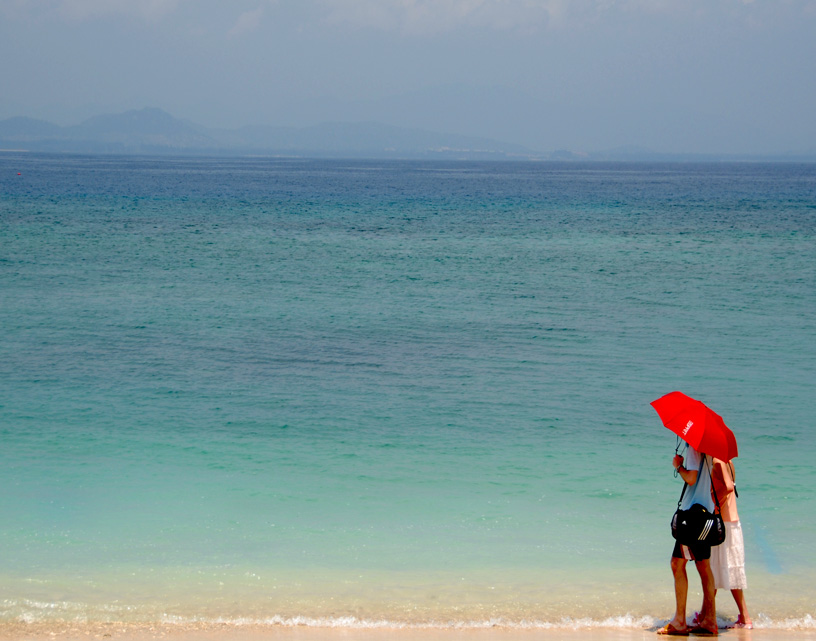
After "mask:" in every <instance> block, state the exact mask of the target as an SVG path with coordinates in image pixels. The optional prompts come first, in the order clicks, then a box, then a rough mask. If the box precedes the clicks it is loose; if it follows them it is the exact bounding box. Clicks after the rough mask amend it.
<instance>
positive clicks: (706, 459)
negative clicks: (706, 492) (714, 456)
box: [700, 454, 736, 514]
mask: <svg viewBox="0 0 816 641" xmlns="http://www.w3.org/2000/svg"><path fill="white" fill-rule="evenodd" d="M703 461H705V463H706V464H707V465H708V466H709V467H708V478H710V479H711V492H712V493H713V494H714V503H716V504H717V509H715V510H714V514H720V512H721V510H720V499H718V498H717V488H716V487H714V479H713V478H711V464H710V463H709V462H708V458H707V457H706V455H705V454H703ZM700 469H702V467H701V468H700ZM734 489H735V490H736V488H734Z"/></svg>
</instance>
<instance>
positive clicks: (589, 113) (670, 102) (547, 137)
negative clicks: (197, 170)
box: [0, 0, 816, 152]
mask: <svg viewBox="0 0 816 641" xmlns="http://www.w3.org/2000/svg"><path fill="white" fill-rule="evenodd" d="M0 56H2V58H1V59H2V64H0V118H7V117H10V116H15V115H30V116H33V117H38V118H44V119H47V120H51V121H53V122H56V123H58V124H76V123H78V122H80V121H81V120H83V119H84V118H87V117H89V116H92V115H96V114H99V113H108V112H118V111H125V110H128V109H138V108H142V107H146V106H150V107H160V108H162V109H165V110H166V111H168V112H170V113H171V114H173V115H174V116H176V117H179V118H185V119H189V120H192V121H195V122H197V123H200V124H203V125H208V126H219V127H233V126H239V125H244V124H271V125H296V126H303V125H310V124H317V123H319V122H323V121H328V120H345V121H365V120H372V121H378V122H383V123H388V124H395V125H402V126H410V127H422V128H425V129H431V130H436V131H442V132H450V133H461V134H471V135H480V136H485V137H492V138H497V139H501V140H506V141H511V142H517V143H522V144H526V145H527V146H529V147H531V148H533V149H536V150H540V151H551V150H555V149H570V150H575V151H581V150H586V151H597V150H603V149H608V148H612V147H617V146H621V145H633V146H640V147H647V148H651V149H655V150H659V151H672V152H688V151H699V152H777V151H796V150H816V0H753V1H751V0H0Z"/></svg>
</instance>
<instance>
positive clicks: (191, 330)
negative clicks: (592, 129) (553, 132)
mask: <svg viewBox="0 0 816 641" xmlns="http://www.w3.org/2000/svg"><path fill="white" fill-rule="evenodd" d="M814 232H816V165H784V164H778V165H762V164H678V165H671V164H654V165H648V164H644V165H637V164H609V165H603V164H586V165H584V164H556V163H552V164H550V163H547V164H535V163H519V164H514V163H499V164H492V163H422V162H405V163H400V162H388V163H375V162H358V161H354V162H342V161H308V160H276V159H226V160H225V159H167V158H155V159H154V158H116V157H79V156H46V155H30V154H9V153H7V154H0V243H1V244H0V380H2V387H0V443H1V444H2V447H1V448H0V486H2V488H3V492H2V493H0V514H2V515H3V518H2V521H0V551H2V552H0V619H7V620H8V619H20V620H31V621H40V620H51V619H59V618H69V619H81V620H91V621H96V620H121V619H125V620H137V621H144V620H173V621H182V622H183V621H190V620H200V619H219V620H226V621H236V622H238V621H245V620H257V621H280V622H285V623H293V622H317V623H321V624H325V625H341V626H356V625H374V624H382V625H406V624H407V625H428V624H434V625H446V626H470V625H486V624H489V623H490V622H496V621H499V622H502V623H505V624H509V625H519V626H527V625H532V626H537V625H551V624H556V623H559V622H563V621H565V620H569V621H572V622H576V621H577V622H578V625H596V624H599V623H603V624H608V625H621V626H641V625H651V624H652V623H653V622H656V621H658V620H661V619H667V618H668V617H669V616H670V615H671V612H672V608H673V592H672V583H671V577H670V574H669V569H668V559H669V556H670V552H671V546H672V539H671V536H670V533H669V526H668V522H669V518H670V516H671V514H672V513H673V511H674V507H675V504H676V500H677V496H678V495H679V493H680V486H679V484H678V483H679V482H678V480H677V479H675V478H673V476H672V473H671V472H672V470H671V457H672V455H673V454H674V446H675V439H674V436H673V435H671V434H670V433H669V432H668V430H666V429H665V428H663V427H662V425H661V424H660V421H659V419H658V418H657V415H656V414H655V413H654V411H653V410H652V408H651V407H650V406H649V402H650V401H652V400H654V399H655V398H657V397H659V396H661V395H662V394H664V393H666V392H668V391H671V390H674V389H679V390H682V391H684V392H685V393H687V394H689V395H691V396H694V397H697V398H700V399H701V400H703V401H705V402H707V403H708V404H709V405H710V406H711V407H713V408H714V409H715V410H716V411H717V412H719V413H720V414H721V415H722V416H723V417H724V419H725V421H726V423H728V425H729V426H730V427H731V428H732V429H733V430H734V432H735V433H736V435H737V439H738V442H739V447H740V456H739V458H738V459H737V470H738V477H737V481H738V483H737V484H738V487H739V490H740V502H739V509H740V515H741V517H742V522H743V528H744V530H745V534H746V553H747V556H748V575H749V583H750V589H749V592H748V596H749V606H751V608H752V611H753V613H754V617H755V619H756V620H757V621H758V622H759V623H760V625H764V626H767V627H796V626H806V627H807V626H811V627H812V625H813V619H812V615H813V614H814V611H813V603H814V592H813V587H812V581H811V580H810V577H811V576H812V573H813V571H814V569H816V559H814V556H813V553H812V541H813V540H814V535H816V516H814V515H815V514H816V510H814V507H815V506H814V490H813V486H814V481H816V470H815V469H814V467H813V465H812V460H813V456H814V453H816V441H815V440H814V436H813V419H814V411H813V387H814V382H816V366H814V363H816V340H814V339H816V322H815V321H814V318H816V298H815V297H814V294H816V287H815V285H816V240H815V239H814ZM695 587H696V585H695V583H694V578H693V577H692V595H691V597H690V598H691V601H692V604H694V601H695V599H697V598H699V590H697V592H695V590H694V588H695ZM719 604H720V612H721V614H722V616H723V617H724V618H725V619H730V618H733V616H734V615H735V613H736V610H735V608H734V606H733V604H732V603H730V602H729V601H728V599H726V598H721V599H720V600H719Z"/></svg>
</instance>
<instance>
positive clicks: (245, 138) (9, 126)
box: [0, 108, 816, 162]
mask: <svg viewBox="0 0 816 641" xmlns="http://www.w3.org/2000/svg"><path fill="white" fill-rule="evenodd" d="M3 150H18V151H39V152H66V153H110V154H177V155H184V154H189V155H193V154H195V155H270V156H289V157H318V158H320V157H323V158H340V157H345V158H395V159H440V160H441V159H451V160H557V161H575V160H588V161H607V160H610V161H612V160H614V161H619V160H623V161H717V160H764V161H804V162H813V161H816V150H814V151H812V152H809V153H805V154H801V153H799V154H779V155H775V156H769V155H763V156H749V155H741V156H735V155H730V156H729V155H711V154H671V153H659V152H654V151H651V150H648V149H640V148H635V147H624V148H619V149H614V150H608V151H602V152H593V153H577V152H573V151H568V150H560V151H554V152H540V151H536V150H532V149H529V148H527V147H524V146H522V145H518V144H513V143H506V142H501V141H498V140H492V139H489V138H480V137H476V136H463V135H456V134H445V133H436V132H433V131H428V130H424V129H416V128H406V127H396V126H392V125H384V124H380V123H376V122H327V123H323V124H320V125H315V126H312V127H300V128H297V127H271V126H249V127H241V128H238V129H212V128H207V127H203V126H200V125H196V124H194V123H191V122H187V121H184V120H180V119H178V118H175V117H173V116H171V115H170V114H168V113H167V112H165V111H163V110H161V109H155V108H146V109H141V110H133V111H126V112H124V113H119V114H107V115H101V116H95V117H93V118H89V119H88V120H86V121H84V122H83V123H81V124H79V125H74V126H70V127H61V126H59V125H55V124H53V123H50V122H46V121H44V120H36V119H33V118H27V117H21V116H18V117H14V118H8V119H6V120H0V151H3Z"/></svg>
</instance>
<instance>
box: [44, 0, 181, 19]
mask: <svg viewBox="0 0 816 641" xmlns="http://www.w3.org/2000/svg"><path fill="white" fill-rule="evenodd" d="M179 2H180V0H58V1H57V2H36V1H34V2H31V3H30V4H32V5H36V4H46V5H55V6H56V8H57V11H58V12H59V13H60V14H62V15H63V16H65V17H67V18H70V19H72V20H78V21H82V20H87V19H89V18H96V17H99V16H105V15H127V16H132V17H138V18H143V19H147V20H154V19H157V18H160V17H162V16H164V15H165V14H167V13H170V12H172V11H173V10H175V8H176V7H177V6H178V4H179Z"/></svg>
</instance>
